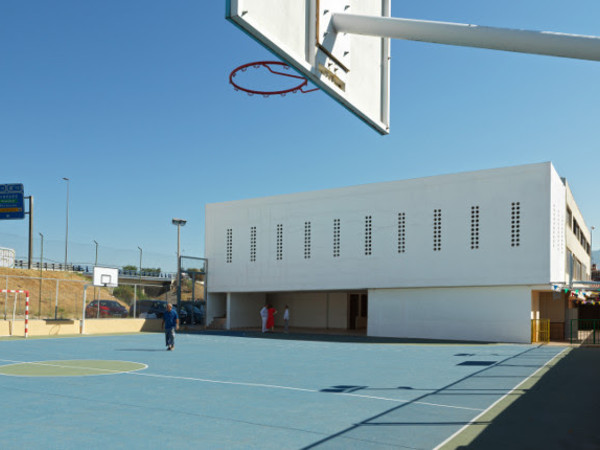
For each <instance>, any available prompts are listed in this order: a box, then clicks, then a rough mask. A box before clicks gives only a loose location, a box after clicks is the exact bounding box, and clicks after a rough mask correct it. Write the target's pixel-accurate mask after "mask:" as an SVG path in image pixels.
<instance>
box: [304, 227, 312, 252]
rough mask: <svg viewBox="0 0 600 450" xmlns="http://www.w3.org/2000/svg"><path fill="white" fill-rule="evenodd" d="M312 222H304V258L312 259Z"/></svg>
mask: <svg viewBox="0 0 600 450" xmlns="http://www.w3.org/2000/svg"><path fill="white" fill-rule="evenodd" d="M310 228H311V226H310V222H304V259H310V244H311V230H310Z"/></svg>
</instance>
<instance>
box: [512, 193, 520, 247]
mask: <svg viewBox="0 0 600 450" xmlns="http://www.w3.org/2000/svg"><path fill="white" fill-rule="evenodd" d="M510 230H511V231H510V246H511V247H519V246H520V245H521V202H512V203H511V210H510Z"/></svg>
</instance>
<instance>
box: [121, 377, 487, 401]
mask: <svg viewBox="0 0 600 450" xmlns="http://www.w3.org/2000/svg"><path fill="white" fill-rule="evenodd" d="M124 373H125V374H128V375H137V376H141V377H155V378H168V379H175V380H185V381H199V382H202V383H214V384H229V385H235V386H247V387H259V388H261V387H262V388H267V389H282V390H289V391H299V392H310V393H313V394H334V395H335V396H343V397H357V398H365V399H369V400H382V401H387V402H393V403H403V404H406V403H413V404H418V405H424V406H433V407H436V408H452V409H466V410H470V411H482V409H481V408H468V407H463V406H454V405H443V404H441V403H440V404H437V403H429V402H415V401H413V400H407V399H395V398H389V397H377V396H373V395H361V394H351V393H347V392H335V393H332V392H323V391H322V390H319V389H308V388H298V387H293V386H281V385H277V384H263V383H247V382H242V381H223V380H210V379H208V378H195V377H182V376H176V375H160V374H152V373H140V372H133V371H132V372H124Z"/></svg>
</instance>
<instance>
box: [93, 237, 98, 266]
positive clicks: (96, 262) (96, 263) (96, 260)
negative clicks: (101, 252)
mask: <svg viewBox="0 0 600 450" xmlns="http://www.w3.org/2000/svg"><path fill="white" fill-rule="evenodd" d="M94 244H96V259H95V260H94V266H97V265H98V243H97V242H96V241H94Z"/></svg>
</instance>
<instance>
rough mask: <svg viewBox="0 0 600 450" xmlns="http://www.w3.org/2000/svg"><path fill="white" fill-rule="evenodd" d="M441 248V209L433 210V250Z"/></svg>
mask: <svg viewBox="0 0 600 450" xmlns="http://www.w3.org/2000/svg"><path fill="white" fill-rule="evenodd" d="M441 250H442V210H441V209H434V210H433V251H434V252H439V251H441Z"/></svg>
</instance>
